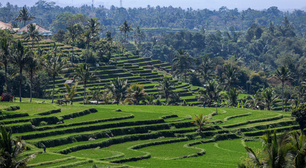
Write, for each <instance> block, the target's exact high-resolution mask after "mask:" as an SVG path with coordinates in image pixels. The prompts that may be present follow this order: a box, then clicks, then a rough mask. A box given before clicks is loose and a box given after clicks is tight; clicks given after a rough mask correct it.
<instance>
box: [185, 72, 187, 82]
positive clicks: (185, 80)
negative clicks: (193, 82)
mask: <svg viewBox="0 0 306 168" xmlns="http://www.w3.org/2000/svg"><path fill="white" fill-rule="evenodd" d="M186 77H187V72H186V70H185V82H187V80H186Z"/></svg>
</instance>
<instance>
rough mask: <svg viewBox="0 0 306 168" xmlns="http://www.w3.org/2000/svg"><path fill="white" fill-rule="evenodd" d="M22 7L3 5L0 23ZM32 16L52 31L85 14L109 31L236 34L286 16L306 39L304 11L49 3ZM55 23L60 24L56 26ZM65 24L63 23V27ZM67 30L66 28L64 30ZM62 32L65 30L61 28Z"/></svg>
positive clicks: (40, 5)
mask: <svg viewBox="0 0 306 168" xmlns="http://www.w3.org/2000/svg"><path fill="white" fill-rule="evenodd" d="M21 8H22V7H19V6H17V5H13V4H11V3H7V4H1V6H0V16H1V17H0V20H3V21H5V22H11V21H13V20H14V19H15V18H14V16H15V15H17V13H18V12H19V10H20V9H21ZM27 8H28V9H29V10H30V11H31V13H32V14H33V15H35V16H37V22H38V24H40V25H42V26H44V27H46V28H52V30H53V31H55V32H56V31H57V30H58V29H59V28H61V25H62V24H65V23H64V22H65V21H66V22H67V21H69V19H67V20H65V19H66V18H64V17H63V16H64V15H61V14H62V13H67V14H75V13H78V14H82V15H86V16H89V15H91V16H94V17H98V18H99V21H100V22H101V23H102V24H103V25H105V26H107V27H108V28H107V29H116V28H117V27H118V26H120V24H122V23H123V22H124V20H127V21H128V22H130V23H131V24H132V25H139V26H141V27H146V28H151V27H156V28H165V27H169V28H182V29H183V28H184V29H198V30H200V29H202V28H203V27H205V29H207V30H227V27H229V26H230V25H233V26H234V27H235V29H236V30H245V29H246V28H247V27H250V26H251V25H252V24H253V23H254V22H255V23H256V24H259V25H261V26H268V25H269V23H270V21H272V22H274V23H275V24H281V18H282V17H284V16H287V17H288V18H289V19H291V20H293V25H294V26H295V27H296V29H297V31H298V33H299V34H303V35H305V28H306V26H305V24H306V23H305V16H306V13H305V11H303V10H295V11H292V12H288V11H280V10H279V9H278V8H277V7H275V6H273V7H270V8H268V9H266V10H254V9H251V8H248V9H246V10H242V11H238V9H236V8H235V9H228V8H227V7H224V6H223V7H220V8H219V10H209V9H201V10H194V9H192V8H187V9H182V8H180V7H178V8H176V7H172V6H169V7H160V6H156V7H151V6H149V5H148V6H147V7H146V8H120V7H115V6H111V7H110V8H109V9H108V8H105V7H103V6H91V5H83V6H81V7H73V6H66V7H60V6H58V5H56V3H55V2H47V1H44V0H39V1H37V2H36V3H35V5H33V6H31V7H27ZM54 22H57V23H56V24H54ZM60 22H62V23H60ZM64 27H67V26H64ZM61 29H63V27H62V28H61Z"/></svg>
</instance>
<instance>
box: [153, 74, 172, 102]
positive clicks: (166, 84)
mask: <svg viewBox="0 0 306 168" xmlns="http://www.w3.org/2000/svg"><path fill="white" fill-rule="evenodd" d="M154 87H155V88H157V90H158V92H159V94H160V95H162V96H164V97H165V98H166V102H168V98H169V97H170V94H171V93H172V90H173V89H174V81H171V79H170V78H169V77H165V78H164V79H163V80H162V81H160V82H159V84H158V85H155V86H154Z"/></svg>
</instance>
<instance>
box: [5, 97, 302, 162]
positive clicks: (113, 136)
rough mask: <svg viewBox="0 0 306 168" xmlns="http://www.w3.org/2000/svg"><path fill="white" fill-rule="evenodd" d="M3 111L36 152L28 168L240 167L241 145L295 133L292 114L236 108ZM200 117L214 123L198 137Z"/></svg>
mask: <svg viewBox="0 0 306 168" xmlns="http://www.w3.org/2000/svg"><path fill="white" fill-rule="evenodd" d="M0 109H1V111H2V116H1V117H0V122H1V123H3V124H5V126H7V127H11V128H12V130H13V136H14V137H18V136H22V139H24V140H25V141H26V142H27V146H28V149H29V150H27V151H26V152H25V153H24V154H25V155H28V154H32V153H36V152H39V154H38V156H37V158H35V159H34V160H32V161H31V162H30V163H29V164H28V166H29V167H33V168H42V167H53V168H55V167H85V168H86V167H88V168H89V167H92V166H93V165H96V166H97V167H107V166H108V167H152V168H153V167H165V168H168V167H193V166H206V167H218V168H220V167H221V168H222V167H237V163H238V162H239V161H240V157H242V156H246V152H245V149H244V145H248V146H250V147H252V148H260V147H261V142H260V141H258V140H256V138H257V137H259V136H261V135H263V134H264V132H265V129H266V127H267V126H270V127H272V128H273V129H275V130H276V131H277V132H278V133H280V132H282V131H284V130H296V129H298V124H297V123H296V122H294V121H293V119H292V118H291V117H290V113H286V112H279V111H260V110H250V109H241V108H219V109H218V112H219V113H216V112H215V108H205V109H204V108H201V107H185V106H184V107H183V106H135V105H126V106H124V105H119V106H117V105H79V104H75V105H73V106H70V105H68V106H65V105H64V106H59V105H54V104H47V103H43V104H40V103H0ZM117 109H120V110H121V111H120V110H117ZM117 111H120V112H117ZM201 113H203V114H205V115H208V116H209V118H210V122H211V124H209V125H208V126H210V127H209V128H207V129H206V130H205V131H203V132H202V133H197V132H196V130H197V127H195V126H194V125H193V124H192V123H191V121H192V119H191V117H193V116H194V114H201ZM43 144H44V145H45V146H46V147H47V150H46V151H47V152H46V153H43V148H42V146H43Z"/></svg>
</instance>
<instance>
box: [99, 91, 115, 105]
mask: <svg viewBox="0 0 306 168" xmlns="http://www.w3.org/2000/svg"><path fill="white" fill-rule="evenodd" d="M112 97H113V94H112V93H111V92H110V91H109V90H107V89H105V90H104V91H103V93H102V95H101V99H102V100H103V101H104V104H108V102H109V101H110V100H111V99H112Z"/></svg>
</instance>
